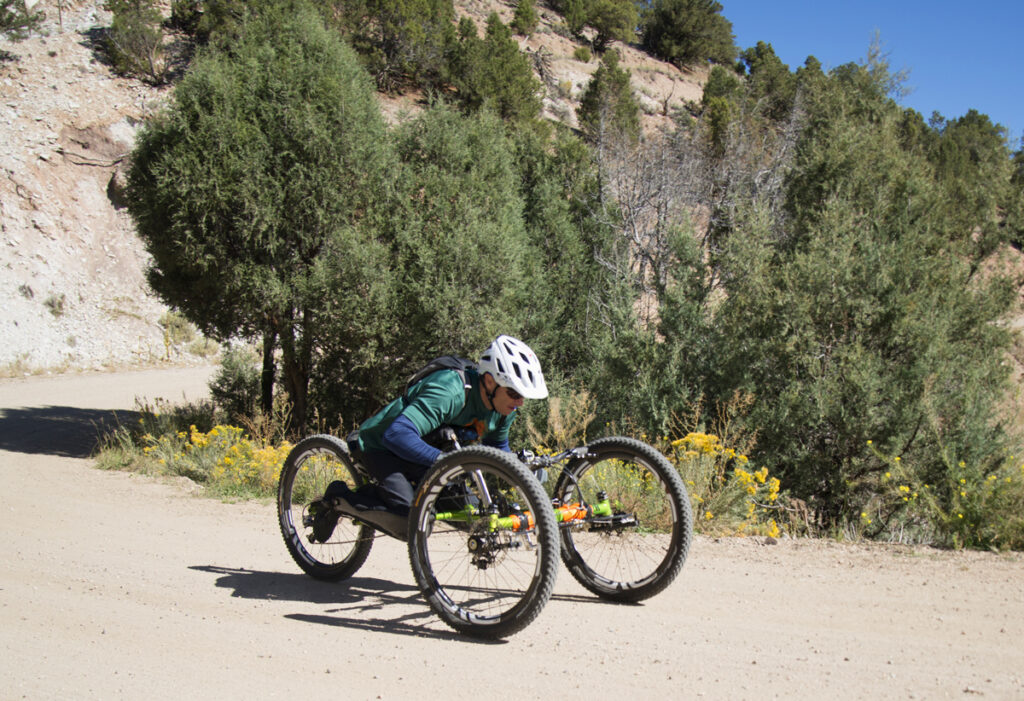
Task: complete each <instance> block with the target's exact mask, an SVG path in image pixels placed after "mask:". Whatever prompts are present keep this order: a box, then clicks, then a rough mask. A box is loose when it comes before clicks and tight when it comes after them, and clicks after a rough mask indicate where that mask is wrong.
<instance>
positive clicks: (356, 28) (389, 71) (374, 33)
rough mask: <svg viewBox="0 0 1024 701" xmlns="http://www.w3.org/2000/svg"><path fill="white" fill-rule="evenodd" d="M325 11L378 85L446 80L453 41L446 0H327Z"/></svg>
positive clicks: (435, 85)
mask: <svg viewBox="0 0 1024 701" xmlns="http://www.w3.org/2000/svg"><path fill="white" fill-rule="evenodd" d="M325 12H326V13H327V14H328V15H329V17H328V19H329V21H330V22H331V23H332V24H334V25H335V26H338V27H339V28H340V29H341V31H342V33H343V34H344V35H345V36H346V37H347V38H348V39H349V41H350V42H351V44H352V46H353V47H354V48H355V49H356V51H358V52H359V54H360V55H361V56H362V57H363V60H364V63H365V64H366V67H367V69H368V70H369V71H370V74H371V75H372V76H373V77H374V79H375V80H376V82H377V87H378V88H379V89H381V90H384V91H387V92H400V91H401V90H403V89H405V88H407V87H421V88H429V89H441V88H443V87H444V86H445V85H447V83H448V81H449V79H450V76H449V66H448V63H449V61H450V55H451V52H452V51H453V50H454V44H455V41H456V35H455V6H454V4H453V3H452V0H332V2H330V3H326V7H325Z"/></svg>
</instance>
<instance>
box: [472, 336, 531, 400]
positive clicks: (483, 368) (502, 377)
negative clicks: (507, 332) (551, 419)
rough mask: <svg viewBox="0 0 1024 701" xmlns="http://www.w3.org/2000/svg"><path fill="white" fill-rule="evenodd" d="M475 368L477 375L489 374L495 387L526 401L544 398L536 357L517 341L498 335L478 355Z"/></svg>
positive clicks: (527, 347)
mask: <svg viewBox="0 0 1024 701" xmlns="http://www.w3.org/2000/svg"><path fill="white" fill-rule="evenodd" d="M477 367H478V368H479V370H480V374H483V373H485V372H489V373H491V377H493V378H494V379H495V381H496V382H497V383H498V384H499V385H501V386H502V387H509V388H511V389H514V390H515V391H516V392H518V393H519V394H521V395H523V396H524V397H526V398H527V399H544V397H546V396H548V386H547V384H545V383H544V374H543V373H542V372H541V371H540V361H539V360H537V354H536V353H534V352H533V351H532V350H530V347H529V346H528V345H526V344H525V343H523V342H522V341H520V340H519V339H517V338H512V337H511V336H498V337H497V338H496V339H494V343H492V344H491V345H490V346H489V347H488V348H487V350H485V351H484V352H483V354H482V355H481V356H480V362H479V363H477Z"/></svg>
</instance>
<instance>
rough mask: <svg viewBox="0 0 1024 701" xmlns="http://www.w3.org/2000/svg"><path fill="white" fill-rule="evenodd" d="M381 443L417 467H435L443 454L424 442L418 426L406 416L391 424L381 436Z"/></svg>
mask: <svg viewBox="0 0 1024 701" xmlns="http://www.w3.org/2000/svg"><path fill="white" fill-rule="evenodd" d="M381 442H382V443H383V444H384V447H385V448H387V449H388V450H390V451H391V452H392V453H394V454H395V455H397V456H398V457H400V458H402V459H403V460H406V461H408V462H411V463H414V464H416V465H426V466H430V465H433V464H434V461H435V460H437V456H438V455H440V454H441V451H440V450H438V449H437V448H435V447H434V446H432V445H427V444H426V443H425V442H424V441H423V439H422V438H421V437H420V432H419V431H418V430H417V429H416V426H415V425H414V424H413V422H412V421H410V420H409V418H408V417H407V416H405V415H404V414H402V415H401V416H399V417H398V418H397V419H395V420H394V421H392V422H391V425H390V426H388V428H387V430H386V431H384V435H383V436H381Z"/></svg>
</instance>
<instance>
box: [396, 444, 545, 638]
mask: <svg viewBox="0 0 1024 701" xmlns="http://www.w3.org/2000/svg"><path fill="white" fill-rule="evenodd" d="M409 560H410V563H411V564H412V570H413V574H414V575H415V577H416V583H417V584H418V585H419V587H420V590H421V591H422V592H423V596H424V597H425V598H426V599H427V602H428V603H429V604H430V607H431V608H432V609H433V610H434V612H435V613H437V615H438V616H440V617H441V619H442V620H443V621H444V622H445V623H447V624H448V625H449V626H451V627H452V628H454V629H455V630H457V631H459V632H461V633H465V634H468V635H473V636H476V637H482V638H492V639H493V638H502V637H506V636H508V635H512V634H513V633H515V632H517V631H519V630H522V629H523V628H524V627H526V626H527V625H529V623H530V622H531V621H532V620H533V619H534V618H536V617H537V615H538V614H539V613H540V611H541V609H542V608H543V607H544V605H545V604H546V603H547V601H548V599H549V598H550V597H551V589H552V587H553V586H554V582H555V576H556V575H557V573H558V531H557V524H556V523H555V517H554V513H553V511H552V509H551V500H550V498H549V497H548V496H547V495H546V494H545V492H544V490H543V488H542V487H541V485H540V483H539V482H538V481H537V480H536V479H535V478H534V477H533V475H532V474H531V473H530V471H529V470H527V469H526V468H525V467H524V466H523V465H522V464H520V463H519V462H518V461H517V460H515V459H514V458H512V457H511V456H510V455H509V454H508V453H506V452H504V451H501V450H497V449H495V448H489V447H485V446H471V447H468V448H463V449H460V450H457V451H455V452H453V453H450V454H448V455H446V456H444V457H442V458H441V459H440V460H439V461H438V463H437V465H435V467H434V468H433V469H432V470H431V471H430V473H429V474H428V475H427V476H426V477H425V478H424V480H423V482H422V483H421V484H420V487H419V489H418V490H417V492H416V499H415V501H414V503H413V507H412V513H411V516H410V531H409Z"/></svg>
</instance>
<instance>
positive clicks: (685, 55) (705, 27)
mask: <svg viewBox="0 0 1024 701" xmlns="http://www.w3.org/2000/svg"><path fill="white" fill-rule="evenodd" d="M721 12H722V5H721V4H720V3H718V2H716V0H653V2H652V3H651V4H650V5H649V6H648V8H647V10H646V11H645V13H644V17H643V20H642V25H641V33H642V35H643V46H644V48H645V49H646V50H647V51H649V52H650V53H651V54H653V55H654V56H657V57H658V58H660V59H662V60H665V61H669V62H671V63H674V64H675V65H677V66H679V67H680V68H681V67H683V66H685V65H687V64H691V63H698V62H702V61H713V62H715V63H722V64H729V63H732V61H733V59H734V58H735V57H736V46H735V43H734V40H733V34H732V23H731V22H730V21H729V20H727V19H726V18H725V17H723V16H722V14H721Z"/></svg>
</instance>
